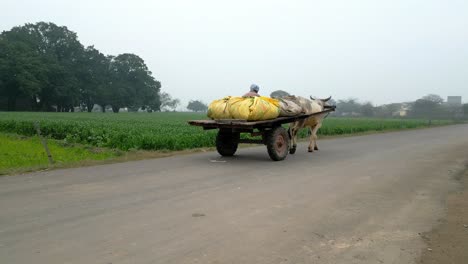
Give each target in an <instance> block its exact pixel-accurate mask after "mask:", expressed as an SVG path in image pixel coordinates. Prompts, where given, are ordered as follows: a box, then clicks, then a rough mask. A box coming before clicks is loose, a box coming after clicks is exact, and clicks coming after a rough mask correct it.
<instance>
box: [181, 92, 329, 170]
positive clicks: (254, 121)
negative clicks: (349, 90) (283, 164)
mask: <svg viewBox="0 0 468 264" xmlns="http://www.w3.org/2000/svg"><path fill="white" fill-rule="evenodd" d="M256 92H258V87H257V90H256V91H255V90H254V91H252V87H251V92H250V93H247V94H246V95H244V96H243V97H238V96H227V97H224V98H221V99H218V100H214V101H213V102H212V103H211V104H210V105H209V107H208V117H209V118H210V119H211V120H192V121H189V124H190V125H193V126H201V127H203V129H205V130H208V129H219V131H218V135H217V137H216V149H217V151H218V153H219V154H221V155H222V156H233V155H234V153H235V152H236V151H237V147H238V145H239V143H255V144H264V145H266V146H267V150H268V154H269V156H270V158H271V159H272V160H275V161H279V160H283V159H285V158H286V156H287V154H288V152H289V153H291V154H294V153H295V151H296V137H297V132H298V130H299V129H301V128H304V127H309V128H310V131H311V136H310V137H311V140H310V145H309V151H310V152H312V151H313V150H314V149H318V148H317V145H316V143H315V140H316V132H317V130H318V129H319V128H320V126H321V122H322V120H323V119H324V118H325V116H326V115H327V114H328V113H329V112H332V111H334V110H335V107H334V106H330V105H328V104H327V101H328V100H330V98H331V97H329V98H327V99H314V98H312V97H311V99H310V100H309V99H306V98H303V97H300V96H285V97H281V98H270V97H264V96H258V94H256ZM287 123H290V126H289V131H288V130H286V129H285V128H284V127H283V126H282V125H283V124H287ZM241 133H250V136H251V137H260V138H259V139H258V138H257V139H252V138H241V137H240V134H241ZM290 141H292V145H291V144H290ZM312 142H314V146H312Z"/></svg>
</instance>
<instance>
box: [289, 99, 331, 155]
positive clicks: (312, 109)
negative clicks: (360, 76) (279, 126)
mask: <svg viewBox="0 0 468 264" xmlns="http://www.w3.org/2000/svg"><path fill="white" fill-rule="evenodd" d="M310 99H311V100H309V99H307V98H304V97H300V96H296V97H295V100H294V101H295V102H296V103H297V104H299V105H300V106H301V107H302V111H303V112H304V114H313V113H318V112H322V111H324V110H325V109H327V108H328V109H329V108H334V106H330V105H328V104H327V102H328V100H330V99H331V96H330V97H328V98H326V99H314V98H312V97H310ZM327 114H328V113H323V114H319V115H314V116H311V117H309V118H306V119H302V120H300V121H296V122H294V123H291V124H290V125H289V135H290V137H291V141H292V142H291V143H292V144H291V147H290V149H289V153H290V154H294V153H296V147H297V132H299V130H300V129H301V128H309V132H310V138H309V152H313V151H314V150H318V147H317V131H318V130H319V128H320V127H321V126H322V121H323V119H324V118H325V117H326V115H327Z"/></svg>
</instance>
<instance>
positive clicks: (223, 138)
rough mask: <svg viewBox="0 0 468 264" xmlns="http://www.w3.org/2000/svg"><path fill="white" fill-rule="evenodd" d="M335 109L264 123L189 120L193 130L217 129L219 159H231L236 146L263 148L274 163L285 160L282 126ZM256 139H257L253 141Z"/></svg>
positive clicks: (286, 148)
mask: <svg viewBox="0 0 468 264" xmlns="http://www.w3.org/2000/svg"><path fill="white" fill-rule="evenodd" d="M332 111H335V108H334V107H333V108H329V109H325V110H324V111H321V112H317V113H313V114H307V115H298V116H291V117H278V118H275V119H270V120H263V121H246V120H238V119H220V120H190V121H188V123H189V124H190V125H192V126H200V127H203V129H204V130H210V129H219V130H218V134H217V136H216V150H217V151H218V153H219V154H220V155H221V156H233V155H234V153H236V151H237V147H238V145H239V143H248V144H263V145H266V147H267V151H268V155H269V156H270V158H271V159H272V160H274V161H279V160H284V159H285V158H286V156H287V155H288V152H289V142H290V139H291V138H290V135H289V133H288V131H287V130H286V129H285V128H284V127H283V126H282V125H283V124H287V123H292V122H296V121H300V120H302V119H306V118H309V117H312V116H316V115H322V114H327V113H330V112H332ZM241 133H249V134H250V136H251V137H253V138H241V137H240V134H241ZM255 137H256V138H255Z"/></svg>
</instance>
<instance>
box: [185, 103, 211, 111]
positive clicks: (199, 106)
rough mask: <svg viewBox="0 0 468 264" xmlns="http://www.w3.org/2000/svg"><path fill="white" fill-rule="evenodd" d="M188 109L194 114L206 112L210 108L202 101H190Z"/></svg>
mask: <svg viewBox="0 0 468 264" xmlns="http://www.w3.org/2000/svg"><path fill="white" fill-rule="evenodd" d="M187 109H188V110H191V111H194V112H204V111H206V110H208V106H207V105H206V104H205V103H203V102H201V101H198V100H195V101H193V100H192V101H190V102H189V103H188V105H187Z"/></svg>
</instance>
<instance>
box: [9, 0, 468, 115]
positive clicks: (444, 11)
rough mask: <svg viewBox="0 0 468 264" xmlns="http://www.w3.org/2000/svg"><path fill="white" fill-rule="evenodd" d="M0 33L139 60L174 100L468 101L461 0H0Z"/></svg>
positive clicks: (466, 23)
mask: <svg viewBox="0 0 468 264" xmlns="http://www.w3.org/2000/svg"><path fill="white" fill-rule="evenodd" d="M0 7H1V10H2V11H1V13H2V15H1V16H0V30H1V31H3V30H9V29H10V28H11V27H13V26H17V25H22V24H24V23H26V22H30V23H34V22H38V21H46V22H54V23H56V24H58V25H65V26H67V27H68V28H69V29H70V30H72V31H75V32H77V33H78V37H79V40H80V41H81V42H82V43H83V44H84V45H85V46H87V45H94V46H95V47H96V48H97V49H99V50H100V51H101V52H103V53H104V54H112V55H118V54H120V53H125V52H129V53H135V54H137V55H139V56H141V57H142V58H143V59H144V60H145V61H146V63H147V65H148V66H149V68H150V70H151V71H152V72H153V75H154V76H155V77H156V79H158V80H160V81H161V83H162V86H163V87H162V90H163V91H166V92H169V93H170V94H171V95H173V96H174V97H176V98H180V99H182V101H183V104H184V106H185V105H186V103H187V101H188V100H190V99H202V100H203V101H205V102H210V101H211V100H213V99H217V98H220V97H223V96H226V95H240V94H243V93H244V92H246V91H248V87H249V86H250V84H251V83H256V84H258V85H259V86H260V93H261V94H264V95H269V94H270V93H271V92H272V91H274V90H277V89H282V90H286V91H288V92H290V93H292V94H296V95H302V96H308V95H314V96H317V97H326V96H328V95H332V96H333V97H334V98H337V99H343V98H349V97H355V98H359V99H360V100H361V101H371V102H373V103H374V104H383V103H389V102H401V101H409V100H415V99H418V98H420V97H422V96H423V95H426V94H428V93H435V94H439V95H441V96H442V97H444V98H446V96H447V95H462V96H463V101H464V102H468V1H466V0H459V1H457V0H445V1H443V0H440V1H431V0H421V1H411V0H401V1H397V0H392V1H378V0H369V1H365V0H362V1H360V0H355V1H352V0H341V1H335V0H323V1H312V0H309V1H293V0H290V1H272V0H265V1H263V0H262V1H256V0H250V1H247V0H245V1H244V0H237V1H221V0H217V1H215V0H197V1H188V0H187V1H181V0H167V1H155V0H153V1H150V0H146V1H144V0H133V1H130V0H128V1H118V0H81V1H79V0H73V1H68V0H1V4H0Z"/></svg>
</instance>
